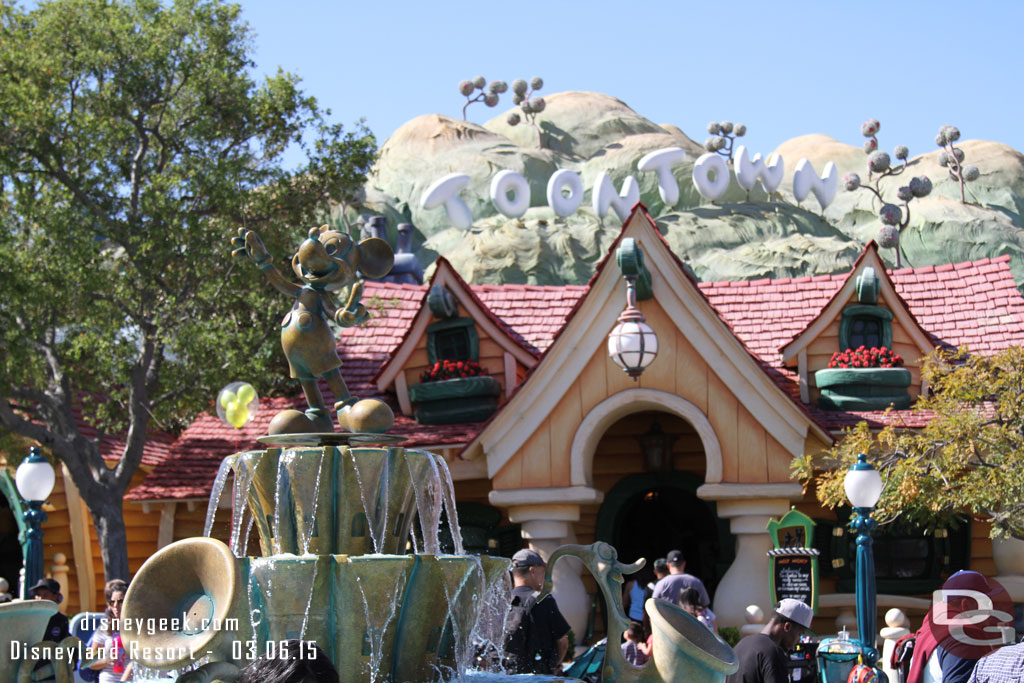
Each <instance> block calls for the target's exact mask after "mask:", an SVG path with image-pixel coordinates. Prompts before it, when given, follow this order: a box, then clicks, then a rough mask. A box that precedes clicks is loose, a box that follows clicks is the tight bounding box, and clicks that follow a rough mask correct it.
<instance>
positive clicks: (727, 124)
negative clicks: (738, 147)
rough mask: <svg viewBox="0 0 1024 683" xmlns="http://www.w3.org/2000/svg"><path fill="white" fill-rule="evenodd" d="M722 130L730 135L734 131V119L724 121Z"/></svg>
mask: <svg viewBox="0 0 1024 683" xmlns="http://www.w3.org/2000/svg"><path fill="white" fill-rule="evenodd" d="M721 125H722V132H723V133H725V134H726V135H728V134H729V133H731V132H732V121H722V124H721Z"/></svg>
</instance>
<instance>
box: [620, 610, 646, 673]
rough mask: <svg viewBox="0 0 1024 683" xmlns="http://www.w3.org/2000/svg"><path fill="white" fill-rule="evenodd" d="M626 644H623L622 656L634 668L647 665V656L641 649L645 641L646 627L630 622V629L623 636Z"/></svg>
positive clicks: (637, 622)
mask: <svg viewBox="0 0 1024 683" xmlns="http://www.w3.org/2000/svg"><path fill="white" fill-rule="evenodd" d="M622 635H623V636H625V638H626V642H624V643H623V644H622V656H623V657H624V658H625V660H626V661H627V662H629V663H630V664H632V665H633V666H643V665H644V664H646V663H647V655H646V654H644V652H643V648H642V647H641V645H642V643H643V640H644V626H643V624H641V623H640V622H639V621H631V622H629V628H627V629H626V631H625V632H624V633H623V634H622Z"/></svg>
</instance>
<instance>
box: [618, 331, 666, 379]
mask: <svg viewBox="0 0 1024 683" xmlns="http://www.w3.org/2000/svg"><path fill="white" fill-rule="evenodd" d="M608 355H609V356H611V359H612V360H613V361H615V364H616V365H618V366H619V367H621V368H622V369H624V370H625V371H626V372H627V373H628V374H629V375H630V376H633V377H635V376H637V375H639V374H640V373H641V372H643V370H644V368H646V367H647V366H649V365H650V364H651V363H652V362H654V358H655V356H657V355H658V337H657V335H655V334H654V330H652V329H651V328H650V326H649V325H647V324H646V323H642V322H636V321H627V322H621V323H619V324H618V325H616V326H615V329H613V330H612V331H611V334H609V335H608Z"/></svg>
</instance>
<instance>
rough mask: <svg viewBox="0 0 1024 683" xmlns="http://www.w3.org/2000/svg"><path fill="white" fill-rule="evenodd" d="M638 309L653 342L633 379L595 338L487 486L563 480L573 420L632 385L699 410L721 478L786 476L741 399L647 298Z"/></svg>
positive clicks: (775, 446)
mask: <svg viewBox="0 0 1024 683" xmlns="http://www.w3.org/2000/svg"><path fill="white" fill-rule="evenodd" d="M640 309H641V311H643V314H644V316H645V317H646V318H647V322H648V324H649V325H650V326H651V327H652V328H654V329H656V330H658V331H659V335H658V340H659V348H658V356H657V358H656V359H655V360H654V362H653V363H652V364H651V366H650V367H648V368H647V370H645V371H644V373H643V374H642V375H641V376H640V379H639V381H637V382H634V381H633V380H632V379H630V378H629V377H628V376H627V375H626V373H624V372H623V371H622V370H621V369H620V368H619V367H618V366H617V365H615V364H614V363H612V361H611V360H610V359H609V358H608V355H607V353H606V351H605V346H604V344H601V345H600V346H599V347H598V348H597V350H596V351H595V352H594V353H593V354H592V356H591V358H590V360H589V361H588V362H587V364H586V366H585V367H584V369H583V371H582V372H581V373H580V375H579V377H577V378H576V380H575V381H574V382H573V383H572V384H571V385H570V386H569V388H568V390H567V391H566V392H565V394H564V395H563V397H562V399H561V401H559V403H558V405H557V406H556V407H555V409H554V410H553V411H552V413H551V415H549V416H548V417H547V418H546V419H545V420H544V421H543V422H542V423H541V425H540V426H539V427H538V428H537V429H536V430H535V431H534V432H533V433H532V434H531V435H530V436H529V438H528V439H527V440H526V442H525V443H524V444H523V446H522V448H520V450H519V452H518V453H517V454H516V455H515V456H513V457H512V458H511V459H510V460H509V461H508V462H507V463H506V464H505V465H504V467H502V468H501V469H500V470H499V471H498V472H497V474H496V475H495V476H494V480H493V481H494V488H495V489H518V488H545V487H555V486H569V485H570V471H569V467H570V460H569V458H570V450H571V448H572V440H573V437H574V435H575V433H576V430H577V428H578V427H579V424H580V422H581V421H582V420H583V419H584V418H585V417H586V415H587V414H588V413H589V412H590V411H591V410H592V409H593V408H594V406H596V405H597V404H598V403H600V402H601V401H603V400H604V399H606V398H608V397H609V396H612V395H614V394H616V393H618V392H620V391H624V390H626V389H632V388H644V389H656V390H659V391H664V392H667V393H672V394H675V395H677V396H680V397H682V398H684V399H686V400H687V401H689V402H691V403H693V404H694V405H695V406H697V407H698V408H700V410H701V411H702V412H703V413H704V414H705V415H707V417H708V420H709V421H710V423H711V425H712V427H713V428H714V430H715V433H716V434H717V436H718V439H719V442H720V444H721V448H722V461H723V462H722V475H723V481H725V482H742V483H754V482H775V481H789V461H790V456H789V454H788V453H786V451H785V450H784V449H783V448H782V447H781V446H780V445H779V443H778V442H777V441H775V439H773V438H772V437H771V436H770V435H769V434H768V433H767V432H766V431H765V429H764V428H763V427H762V426H761V425H760V424H759V423H758V422H757V420H756V419H754V417H753V416H752V415H751V414H750V413H749V412H748V411H747V410H746V409H745V408H744V407H743V406H742V405H741V403H740V401H739V400H738V399H737V397H736V395H735V394H734V393H733V392H732V390H731V389H730V388H729V387H728V386H726V385H725V383H723V382H722V381H721V379H719V377H718V375H716V374H715V372H714V371H713V370H712V369H711V367H710V366H709V365H708V364H707V363H706V362H705V361H704V359H703V358H701V357H700V355H699V354H698V353H697V351H696V350H695V349H694V348H693V346H692V345H691V344H690V343H689V342H688V341H687V340H686V338H685V337H684V336H683V333H682V332H680V331H679V330H678V329H677V328H676V323H674V322H673V321H672V320H671V319H670V318H669V316H668V315H667V314H666V313H665V312H664V311H663V310H662V308H661V306H660V305H659V304H658V303H657V302H656V301H654V300H648V301H644V302H641V303H640ZM668 330H671V331H672V333H671V334H669V333H667V332H666V331H668ZM780 399H781V396H780ZM638 471H639V470H638ZM595 484H596V482H595Z"/></svg>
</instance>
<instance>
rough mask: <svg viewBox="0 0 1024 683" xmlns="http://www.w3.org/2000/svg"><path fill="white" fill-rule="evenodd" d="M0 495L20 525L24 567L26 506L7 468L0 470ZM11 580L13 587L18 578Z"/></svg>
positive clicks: (26, 557) (25, 557)
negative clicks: (5, 500)
mask: <svg viewBox="0 0 1024 683" xmlns="http://www.w3.org/2000/svg"><path fill="white" fill-rule="evenodd" d="M0 495H2V496H3V497H5V498H6V499H7V503H8V505H10V506H11V514H13V515H14V522H15V523H16V524H17V525H18V543H19V544H20V545H21V563H22V566H24V564H25V561H26V560H27V559H28V534H27V533H26V531H27V530H28V527H27V526H26V525H25V506H24V505H23V504H22V501H21V496H20V495H19V494H18V487H17V486H16V485H15V483H14V477H12V476H11V471H10V470H8V469H7V468H2V469H0ZM9 580H10V582H11V585H14V583H15V581H17V577H14V578H12V579H9ZM22 588H24V586H19V592H20V590H21V589H22ZM27 597H28V596H26V595H21V598H22V599H26V598H27Z"/></svg>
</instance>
